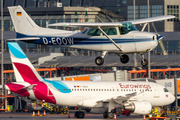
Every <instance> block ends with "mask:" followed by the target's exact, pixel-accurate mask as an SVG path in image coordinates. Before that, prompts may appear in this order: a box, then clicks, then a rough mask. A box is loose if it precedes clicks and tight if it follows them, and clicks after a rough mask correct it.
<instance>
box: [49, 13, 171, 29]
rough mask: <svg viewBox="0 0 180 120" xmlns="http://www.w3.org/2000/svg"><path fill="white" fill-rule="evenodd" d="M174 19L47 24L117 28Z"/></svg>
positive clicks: (159, 17) (161, 17) (166, 16)
mask: <svg viewBox="0 0 180 120" xmlns="http://www.w3.org/2000/svg"><path fill="white" fill-rule="evenodd" d="M172 18H175V16H173V15H164V16H157V17H152V18H144V19H138V20H131V21H124V22H113V23H54V24H49V25H48V26H64V27H91V28H93V27H118V26H122V23H126V22H131V23H132V24H143V23H150V22H156V21H161V20H167V19H172Z"/></svg>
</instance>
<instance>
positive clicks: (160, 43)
mask: <svg viewBox="0 0 180 120" xmlns="http://www.w3.org/2000/svg"><path fill="white" fill-rule="evenodd" d="M151 24H152V26H153V28H154V31H155V32H156V39H157V40H158V42H159V45H160V47H161V49H162V54H163V55H167V52H166V50H165V48H164V44H163V42H162V39H164V36H161V35H159V34H158V32H157V30H156V28H155V26H154V23H153V22H152V23H151Z"/></svg>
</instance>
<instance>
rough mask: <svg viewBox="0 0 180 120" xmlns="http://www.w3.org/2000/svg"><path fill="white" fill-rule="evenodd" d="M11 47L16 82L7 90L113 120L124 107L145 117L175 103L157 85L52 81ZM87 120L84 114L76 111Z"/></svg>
mask: <svg viewBox="0 0 180 120" xmlns="http://www.w3.org/2000/svg"><path fill="white" fill-rule="evenodd" d="M8 48H9V52H10V57H11V60H12V65H13V69H14V73H15V77H16V82H12V83H7V84H6V85H5V86H4V87H5V88H6V89H7V90H10V91H12V92H15V93H18V94H20V95H22V96H27V97H29V98H31V99H39V100H43V101H45V102H49V103H53V104H57V105H61V106H78V107H79V108H83V107H85V108H91V109H90V112H92V113H96V114H97V113H103V116H104V118H107V117H109V118H113V116H114V113H113V109H114V108H118V107H124V109H126V110H130V111H131V112H133V113H135V114H141V115H145V114H148V113H150V112H151V109H152V106H164V105H168V104H171V103H172V102H174V100H175V97H174V95H172V94H171V93H170V92H168V90H167V89H166V88H165V87H163V86H161V85H159V84H156V83H153V82H132V81H121V82H120V81H119V82H103V81H101V82H95V81H94V82H93V81H80V82H79V81H52V80H46V79H43V78H42V77H41V76H40V75H39V74H38V73H37V71H36V70H35V68H34V67H33V65H32V64H31V62H30V61H29V59H28V58H27V57H26V55H25V54H24V52H23V51H22V49H21V48H20V47H19V45H18V44H17V43H16V42H8ZM75 117H77V118H83V117H84V112H83V111H81V110H80V111H77V112H75Z"/></svg>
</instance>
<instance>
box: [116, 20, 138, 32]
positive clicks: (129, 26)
mask: <svg viewBox="0 0 180 120" xmlns="http://www.w3.org/2000/svg"><path fill="white" fill-rule="evenodd" d="M131 31H138V29H137V28H136V27H135V26H134V25H133V24H132V23H130V22H127V23H122V26H121V27H119V32H120V34H121V35H124V34H127V33H129V32H131Z"/></svg>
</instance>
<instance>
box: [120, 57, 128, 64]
mask: <svg viewBox="0 0 180 120" xmlns="http://www.w3.org/2000/svg"><path fill="white" fill-rule="evenodd" d="M120 61H121V62H122V63H123V64H126V63H128V62H129V57H128V56H127V55H122V56H121V57H120Z"/></svg>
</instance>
